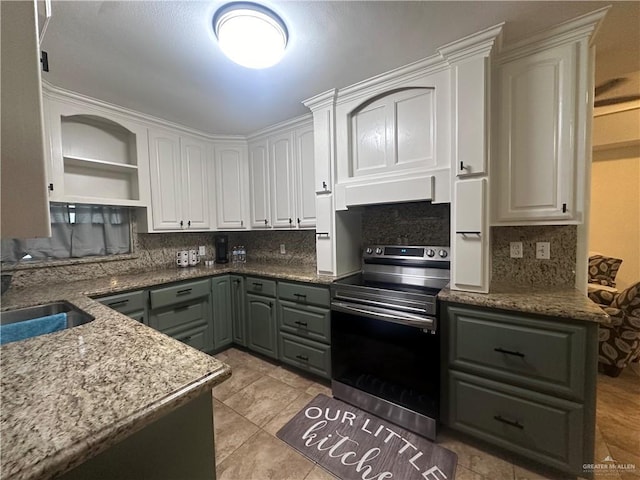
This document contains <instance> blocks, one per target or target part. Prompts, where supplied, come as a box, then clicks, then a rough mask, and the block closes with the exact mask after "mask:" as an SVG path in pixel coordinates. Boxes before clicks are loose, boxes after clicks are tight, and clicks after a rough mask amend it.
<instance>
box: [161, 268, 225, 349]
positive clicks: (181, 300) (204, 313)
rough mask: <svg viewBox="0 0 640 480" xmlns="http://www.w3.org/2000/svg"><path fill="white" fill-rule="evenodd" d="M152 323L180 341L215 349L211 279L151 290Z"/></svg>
mask: <svg viewBox="0 0 640 480" xmlns="http://www.w3.org/2000/svg"><path fill="white" fill-rule="evenodd" d="M150 303H151V310H150V312H149V326H150V327H152V328H155V329H156V330H159V331H161V332H162V333H165V334H167V335H169V336H171V337H173V338H175V339H177V340H180V341H182V342H184V343H186V344H188V345H191V346H193V347H194V348H197V349H198V350H202V351H204V352H207V353H209V352H212V351H213V349H214V343H213V315H212V307H211V284H210V280H209V279H207V280H197V281H193V282H184V283H179V284H175V285H171V286H167V287H162V288H158V289H155V290H151V291H150Z"/></svg>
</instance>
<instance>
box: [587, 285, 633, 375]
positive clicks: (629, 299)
mask: <svg viewBox="0 0 640 480" xmlns="http://www.w3.org/2000/svg"><path fill="white" fill-rule="evenodd" d="M589 298H590V299H591V300H593V301H594V302H596V303H597V304H599V305H600V307H601V308H602V309H603V310H604V311H605V312H606V313H607V314H608V315H609V317H611V324H610V325H601V326H600V329H599V332H598V339H599V351H598V368H599V369H600V370H601V371H602V372H603V373H605V374H607V375H609V376H611V377H617V376H618V375H620V372H622V369H623V368H624V367H626V366H627V365H628V364H629V363H630V362H632V361H633V360H636V359H637V358H638V357H639V356H640V282H638V283H636V284H634V285H631V286H630V287H629V288H627V289H626V290H624V291H622V292H620V293H611V292H607V291H594V292H590V293H589Z"/></svg>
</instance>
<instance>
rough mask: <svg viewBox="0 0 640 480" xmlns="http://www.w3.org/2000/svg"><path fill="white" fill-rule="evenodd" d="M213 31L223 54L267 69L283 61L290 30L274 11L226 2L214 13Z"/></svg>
mask: <svg viewBox="0 0 640 480" xmlns="http://www.w3.org/2000/svg"><path fill="white" fill-rule="evenodd" d="M213 31H214V32H215V34H216V37H217V38H218V43H220V48H221V49H222V51H223V52H224V54H225V55H226V56H227V57H229V58H230V59H231V60H233V61H234V62H235V63H237V64H239V65H242V66H244V67H248V68H256V69H259V68H268V67H271V66H273V65H275V64H276V63H278V62H279V61H280V59H281V58H282V56H283V55H284V50H285V48H286V46H287V41H288V39H289V33H288V31H287V27H286V25H285V24H284V22H283V21H282V19H281V18H280V17H279V16H278V15H277V14H276V13H275V12H273V11H272V10H270V9H268V8H266V7H264V6H262V5H258V4H257V3H251V2H233V3H228V4H226V5H223V6H222V7H220V8H219V9H218V11H217V12H216V13H215V15H214V16H213Z"/></svg>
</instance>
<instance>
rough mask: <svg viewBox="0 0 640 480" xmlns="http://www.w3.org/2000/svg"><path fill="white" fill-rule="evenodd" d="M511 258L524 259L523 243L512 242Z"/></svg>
mask: <svg viewBox="0 0 640 480" xmlns="http://www.w3.org/2000/svg"><path fill="white" fill-rule="evenodd" d="M509 247H511V258H522V242H511V243H510V244H509Z"/></svg>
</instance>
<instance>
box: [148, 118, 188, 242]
mask: <svg viewBox="0 0 640 480" xmlns="http://www.w3.org/2000/svg"><path fill="white" fill-rule="evenodd" d="M149 154H150V160H151V161H150V170H151V216H152V218H153V228H154V229H157V230H180V229H181V228H182V227H184V217H183V205H182V202H183V196H182V183H183V182H182V163H181V162H180V137H179V136H178V135H177V134H175V133H172V132H168V131H161V130H150V131H149ZM180 222H182V224H181V223H180Z"/></svg>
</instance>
